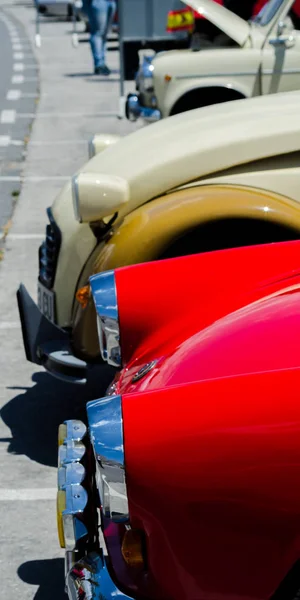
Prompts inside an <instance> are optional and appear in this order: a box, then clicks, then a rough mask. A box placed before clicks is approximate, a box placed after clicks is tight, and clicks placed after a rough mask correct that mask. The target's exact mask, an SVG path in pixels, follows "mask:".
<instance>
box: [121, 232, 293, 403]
mask: <svg viewBox="0 0 300 600" xmlns="http://www.w3.org/2000/svg"><path fill="white" fill-rule="evenodd" d="M299 261H300V243H299V242H298V241H297V242H287V243H280V244H269V245H263V246H256V247H255V246H254V247H249V248H238V249H233V250H225V251H218V252H212V253H207V254H204V255H194V256H190V257H184V258H179V259H171V260H169V261H162V262H159V263H156V264H155V263H148V264H145V265H138V266H135V267H127V268H124V269H118V270H116V282H117V294H118V303H119V309H118V310H119V318H120V324H121V330H120V331H121V346H122V357H123V364H124V366H125V367H126V368H125V369H123V371H122V374H121V377H120V380H119V385H120V389H119V392H120V393H123V392H124V391H125V392H130V393H131V392H135V393H136V392H137V391H138V388H140V390H141V391H143V390H145V389H147V390H151V389H163V388H167V387H172V386H177V385H182V384H187V383H189V382H190V383H191V382H195V381H200V380H201V381H203V380H207V379H218V378H223V377H233V376H237V375H245V374H249V373H258V372H267V371H270V370H281V369H288V368H295V367H298V366H300V345H299V344H298V339H299V336H300V311H299V306H300V304H299V302H300V271H299V264H300V262H299ZM195 274H197V278H196V279H195ZM132 306H134V307H135V309H134V310H133V309H132ZM275 340H276V342H275ZM153 361H155V367H154V368H152V369H151V371H149V375H147V376H146V377H143V378H141V381H140V382H139V383H136V382H135V378H136V374H138V373H139V372H140V370H141V369H143V368H144V367H145V365H147V364H148V363H152V362H153Z"/></svg>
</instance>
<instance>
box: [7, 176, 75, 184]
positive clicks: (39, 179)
mask: <svg viewBox="0 0 300 600" xmlns="http://www.w3.org/2000/svg"><path fill="white" fill-rule="evenodd" d="M71 177H72V175H70V176H69V175H66V176H64V175H57V176H56V175H37V176H35V175H28V176H27V177H26V176H25V177H21V175H0V183H1V181H4V182H10V181H12V182H14V181H15V182H17V181H22V182H28V183H40V182H42V181H70V178H71Z"/></svg>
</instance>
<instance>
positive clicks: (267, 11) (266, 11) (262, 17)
mask: <svg viewBox="0 0 300 600" xmlns="http://www.w3.org/2000/svg"><path fill="white" fill-rule="evenodd" d="M284 1H285V0H270V2H268V3H267V4H265V6H263V8H262V9H261V10H260V12H259V13H258V15H256V17H255V18H254V19H253V22H254V23H258V24H259V25H261V27H265V25H268V24H269V23H270V21H272V19H273V17H274V16H275V14H276V13H277V11H278V10H279V9H280V7H281V5H282V4H283V3H284Z"/></svg>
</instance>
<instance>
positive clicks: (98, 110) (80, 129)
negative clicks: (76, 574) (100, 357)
mask: <svg viewBox="0 0 300 600" xmlns="http://www.w3.org/2000/svg"><path fill="white" fill-rule="evenodd" d="M0 8H1V9H3V10H4V11H5V14H6V15H7V17H8V18H9V17H10V15H11V16H12V17H14V18H17V19H18V20H19V21H21V22H22V23H23V24H24V26H25V29H26V31H27V34H28V36H29V37H30V39H31V40H33V37H34V9H33V2H31V1H30V2H24V3H20V2H16V3H15V4H14V3H13V2H11V3H9V2H8V1H6V2H5V4H4V2H2V3H1V2H0ZM71 27H72V26H71V23H62V22H55V23H53V22H50V21H49V22H46V23H45V25H44V26H43V27H42V29H41V33H42V47H41V49H39V50H36V51H35V55H36V58H37V61H38V66H39V86H40V98H39V102H38V105H37V113H36V117H35V120H34V122H33V127H32V132H31V136H30V140H29V143H28V146H27V156H26V161H25V162H24V169H23V173H22V181H23V183H22V188H21V194H20V196H19V198H18V201H17V204H16V208H15V211H14V215H13V220H12V226H11V229H10V230H9V233H8V235H7V238H6V242H5V251H4V258H3V260H2V262H1V263H0V339H1V355H0V408H1V416H2V419H3V421H2V422H0V470H1V481H0V502H1V504H0V506H1V509H2V514H3V515H4V516H5V517H4V519H3V518H2V519H1V520H0V539H1V542H2V543H1V551H0V552H1V555H0V560H1V564H2V581H1V589H2V590H3V591H4V593H5V598H6V599H7V600H15V598H22V600H32V599H33V598H34V597H36V598H39V599H40V600H50V598H51V599H52V598H55V599H56V600H62V599H63V598H64V593H63V560H62V556H63V553H62V552H60V550H59V547H58V542H57V535H56V521H55V492H56V453H57V448H56V445H57V441H56V440H57V425H58V423H59V422H61V421H63V420H64V419H65V418H70V417H71V418H72V416H76V417H77V418H78V416H79V415H80V411H81V410H82V406H83V405H84V400H85V399H86V398H85V395H86V394H88V393H90V392H86V391H84V390H82V388H80V389H78V388H74V386H68V385H66V384H63V383H60V382H57V381H55V380H53V379H52V378H50V377H49V376H48V375H47V374H46V373H45V372H44V371H43V370H41V369H39V368H38V367H36V368H35V367H33V365H30V364H29V363H26V361H25V357H24V351H23V345H22V339H21V331H20V326H19V318H18V312H17V304H16V299H15V292H16V289H17V287H18V285H19V283H20V281H23V283H24V284H25V285H26V287H27V288H28V290H29V292H30V293H31V294H32V295H33V297H36V283H37V269H38V264H37V259H38V247H39V245H40V243H41V241H42V239H43V238H44V231H45V226H46V222H47V221H46V214H45V210H46V208H47V207H48V206H49V205H51V203H52V202H53V200H54V198H55V196H56V194H57V193H58V191H59V190H60V188H61V187H62V185H64V182H66V181H67V180H68V179H69V177H70V176H72V174H73V173H74V172H75V171H76V170H77V169H78V168H79V167H80V166H81V165H82V164H83V163H84V162H86V160H87V158H88V140H89V138H90V137H91V136H92V135H93V134H95V133H103V132H111V133H117V134H120V135H125V134H127V133H128V132H130V131H133V130H134V128H135V126H134V125H132V124H131V123H129V122H128V121H126V120H119V119H118V118H117V116H116V115H117V111H118V91H119V80H118V58H119V57H118V51H117V45H116V43H115V42H114V43H113V44H111V45H110V51H109V55H108V64H109V66H110V67H111V68H112V75H111V76H110V77H109V78H108V79H104V78H101V77H95V76H93V75H91V72H92V61H91V56H90V49H89V44H88V43H87V39H88V36H87V35H86V34H84V35H82V36H80V37H81V40H82V41H81V43H80V44H79V48H78V49H76V50H75V49H74V48H73V47H72V45H71V35H70V32H71ZM24 63H25V65H24V67H25V78H26V74H27V73H29V70H28V69H29V67H28V65H26V59H25V60H24ZM128 87H129V89H130V88H131V89H132V85H131V86H128Z"/></svg>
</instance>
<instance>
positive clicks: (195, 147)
mask: <svg viewBox="0 0 300 600" xmlns="http://www.w3.org/2000/svg"><path fill="white" fill-rule="evenodd" d="M299 106H300V92H291V93H289V94H282V95H280V94H277V95H274V96H265V97H259V98H254V99H250V100H242V101H238V102H234V103H233V102H231V103H226V104H220V105H215V106H210V107H206V108H204V109H198V110H195V111H191V112H187V113H184V114H181V115H177V116H176V117H172V118H170V119H166V120H165V121H161V122H160V123H157V124H154V125H151V127H146V128H143V129H140V130H138V131H136V132H134V133H132V134H131V135H129V136H126V138H123V139H121V140H119V141H117V142H116V143H115V144H114V145H113V146H111V147H109V148H108V149H107V150H105V151H104V152H102V153H101V154H99V155H97V156H95V157H94V158H93V159H92V160H90V161H89V162H88V163H87V164H86V165H85V166H84V167H83V169H82V170H81V172H84V173H92V174H96V175H97V177H98V179H99V181H101V174H103V175H105V181H107V177H108V176H110V175H111V176H112V179H113V178H114V177H121V178H123V179H124V180H126V182H127V184H128V189H129V196H128V202H126V203H125V204H124V205H123V206H122V208H121V209H120V211H119V213H118V219H117V220H116V222H115V224H114V227H115V229H116V230H117V228H118V224H119V223H120V222H121V221H122V220H123V219H124V217H125V216H126V215H127V214H129V213H131V212H132V211H133V210H135V209H136V208H138V207H139V206H142V205H143V204H145V203H146V202H149V200H153V199H154V198H158V197H160V196H163V195H164V194H166V193H168V192H170V191H171V190H176V189H178V188H182V186H188V185H190V184H191V183H192V182H198V184H199V182H200V183H201V184H202V183H213V182H216V183H222V182H223V181H224V183H227V182H228V183H235V184H237V185H248V186H256V185H257V187H259V188H262V189H265V190H268V191H271V192H274V193H279V194H283V195H285V196H287V197H290V198H292V199H294V200H296V201H297V202H298V201H300V157H299V158H297V157H296V154H294V153H297V152H300V111H299ZM291 153H292V158H291V157H289V156H287V157H286V168H283V165H284V164H285V163H284V160H283V158H282V157H283V155H291ZM272 156H280V157H281V158H280V161H279V162H278V164H277V165H276V167H275V168H274V165H273V167H272V164H271V163H270V164H269V165H268V166H267V167H266V166H265V163H264V166H263V167H261V166H260V164H261V163H260V162H258V164H256V166H253V165H255V161H263V162H264V161H266V159H269V157H272ZM282 161H283V162H282ZM289 161H292V162H291V163H290V162H289ZM297 165H299V166H297ZM289 168H291V169H292V173H289V174H288V175H287V174H286V172H287V170H288V169H289ZM233 169H237V170H238V171H239V172H236V173H233V171H232V170H233ZM262 169H263V171H264V172H261V171H262ZM229 170H231V171H229ZM256 172H257V173H256ZM223 175H224V179H223ZM289 175H292V177H291V179H289ZM255 178H256V179H255ZM52 210H53V216H54V218H55V220H56V222H57V225H58V226H59V228H60V230H61V232H62V246H61V249H60V255H59V260H58V267H57V272H56V278H55V284H54V290H55V292H56V299H57V309H58V315H57V316H58V323H59V324H60V325H62V326H67V325H70V323H71V314H72V304H73V299H74V292H75V290H76V286H77V283H78V281H79V278H80V273H81V271H82V269H83V267H84V265H85V264H86V261H87V259H88V257H89V256H90V254H91V253H92V251H93V249H94V248H95V246H96V243H97V241H96V238H95V236H94V234H93V233H92V230H91V228H90V226H89V225H88V224H80V223H79V222H77V221H76V219H75V214H74V210H73V202H72V195H71V185H67V186H66V187H65V188H64V190H63V191H62V192H61V194H60V195H59V197H58V198H57V199H56V201H55V203H54V205H53V209H52ZM99 212H100V213H101V195H99ZM66 282H67V285H66Z"/></svg>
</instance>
